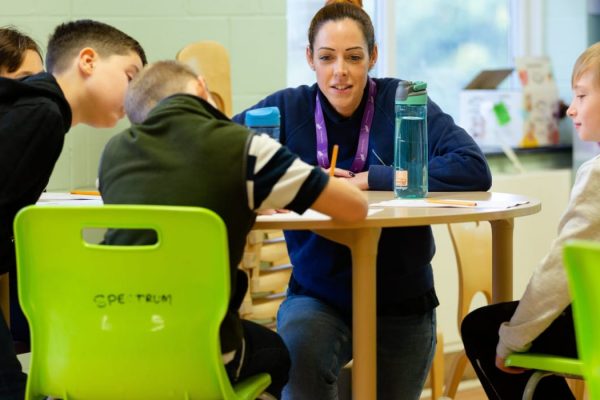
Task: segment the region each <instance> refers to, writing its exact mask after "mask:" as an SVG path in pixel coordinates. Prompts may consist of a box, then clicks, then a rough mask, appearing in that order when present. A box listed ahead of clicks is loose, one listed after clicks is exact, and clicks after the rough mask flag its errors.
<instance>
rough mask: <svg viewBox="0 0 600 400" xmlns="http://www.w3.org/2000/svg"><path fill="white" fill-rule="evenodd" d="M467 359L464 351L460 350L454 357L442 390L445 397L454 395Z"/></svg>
mask: <svg viewBox="0 0 600 400" xmlns="http://www.w3.org/2000/svg"><path fill="white" fill-rule="evenodd" d="M468 361H469V360H468V358H467V355H466V354H465V352H464V351H461V352H460V354H458V355H457V356H456V357H455V358H454V361H453V362H452V366H451V367H450V375H449V376H448V381H447V383H446V389H445V390H444V396H445V397H449V398H451V399H452V398H454V396H456V392H457V390H458V385H459V384H460V380H461V379H462V376H463V374H464V372H465V367H466V366H467V362H468Z"/></svg>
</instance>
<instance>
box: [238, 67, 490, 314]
mask: <svg viewBox="0 0 600 400" xmlns="http://www.w3.org/2000/svg"><path fill="white" fill-rule="evenodd" d="M374 81H375V82H376V84H377V96H376V98H375V115H374V117H373V123H372V125H371V134H370V137H369V152H368V158H367V162H366V163H365V167H364V170H365V171H367V170H368V171H369V188H370V189H376V190H392V188H393V170H392V168H390V167H389V166H391V165H392V164H393V161H394V123H395V117H394V96H395V92H396V87H397V86H398V82H399V80H398V79H392V78H384V79H374ZM317 91H318V87H317V85H316V84H315V85H313V86H310V87H309V86H300V87H298V88H289V89H284V90H281V91H279V92H276V93H274V94H272V95H270V96H268V97H267V98H265V99H263V100H262V101H260V102H259V103H258V104H256V105H255V106H253V107H252V108H260V107H269V106H276V107H279V110H280V111H281V132H280V140H281V142H282V143H283V144H285V145H286V146H287V147H288V148H289V149H290V150H292V151H293V152H295V153H297V154H298V155H299V156H300V158H301V159H302V160H303V161H305V162H307V163H309V164H312V165H317V157H316V149H317V145H316V129H315V118H314V110H315V96H316V94H317ZM366 94H367V92H366V88H365V93H364V95H363V99H362V101H361V104H360V106H359V107H358V109H357V110H356V111H355V113H354V114H353V115H352V116H350V117H343V116H341V115H339V114H338V113H337V112H336V111H335V109H334V108H333V107H332V106H331V105H330V104H329V103H328V101H327V99H326V98H325V96H324V95H322V94H320V95H319V98H320V100H321V104H322V106H323V114H324V117H325V123H326V126H327V136H328V146H329V149H328V152H329V155H331V152H332V147H333V145H334V144H338V145H339V153H338V161H337V167H338V168H343V169H350V166H351V164H352V161H353V159H354V156H355V154H356V149H357V146H358V136H359V131H360V123H361V120H362V116H363V112H364V107H365V103H366V97H367V96H366ZM244 117H245V112H244V113H241V114H238V115H236V116H235V117H234V118H233V119H234V121H236V122H238V123H243V121H244ZM427 127H428V140H429V190H430V191H434V192H442V191H480V190H481V191H484V190H488V189H489V188H490V186H491V173H490V170H489V168H488V165H487V163H486V160H485V157H484V156H483V154H482V152H481V150H480V149H479V147H478V146H477V145H476V144H475V142H474V141H473V139H472V138H471V137H470V136H469V135H468V134H467V133H466V132H465V131H464V130H463V129H462V128H460V127H459V126H457V125H455V124H454V121H453V119H452V117H450V116H449V115H448V114H445V113H444V112H442V110H441V109H440V108H439V107H438V106H437V105H436V104H435V103H434V102H433V101H431V100H430V101H429V102H428V105H427ZM375 154H376V155H377V156H378V157H379V158H381V160H382V161H383V162H384V163H385V165H386V166H387V167H386V166H382V163H381V161H380V160H379V159H378V158H377V156H376V155H375ZM285 238H286V242H287V246H288V250H289V253H290V259H291V261H292V264H293V265H294V269H293V273H292V278H291V280H290V291H291V292H292V293H295V294H305V295H309V296H313V297H316V298H318V299H320V300H322V301H324V302H326V303H328V304H329V305H331V306H333V307H335V308H336V309H337V310H338V311H339V312H340V313H341V315H342V316H343V317H344V318H345V319H346V320H347V321H349V322H350V319H351V315H352V271H351V266H352V260H351V256H350V251H349V249H348V248H347V247H345V246H343V245H340V244H337V243H334V242H332V241H330V240H327V239H325V238H323V237H320V236H318V235H316V234H314V233H312V232H310V231H287V232H285ZM434 253H435V244H434V241H433V235H432V232H431V227H429V226H422V227H411V228H385V229H383V230H382V233H381V238H380V239H379V246H378V255H377V312H378V314H379V315H409V314H415V313H421V312H425V311H427V310H430V309H432V308H434V307H435V306H437V305H438V300H437V297H436V295H435V290H434V287H433V271H432V269H431V264H430V262H431V259H432V258H433V255H434Z"/></svg>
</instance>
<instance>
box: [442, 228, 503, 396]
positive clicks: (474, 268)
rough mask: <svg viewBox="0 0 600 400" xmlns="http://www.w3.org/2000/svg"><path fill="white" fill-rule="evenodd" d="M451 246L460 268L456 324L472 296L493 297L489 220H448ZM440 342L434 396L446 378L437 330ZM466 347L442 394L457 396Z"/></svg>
mask: <svg viewBox="0 0 600 400" xmlns="http://www.w3.org/2000/svg"><path fill="white" fill-rule="evenodd" d="M448 231H449V233H450V238H451V239H452V246H453V247H454V253H455V256H456V265H457V269H458V293H459V295H458V312H457V321H456V322H457V324H458V328H459V329H458V330H459V332H460V324H461V323H462V320H463V318H464V317H465V316H466V315H467V313H468V312H469V310H470V307H471V303H472V301H473V298H474V297H475V295H476V294H477V293H482V294H483V295H484V296H485V298H486V300H487V301H488V303H489V302H491V300H492V233H491V228H490V225H489V224H488V223H482V222H465V223H456V224H448ZM437 339H438V344H437V346H436V354H435V356H434V360H433V364H432V367H431V372H430V377H431V392H432V397H431V398H432V399H437V398H438V397H440V396H441V395H442V385H443V384H442V382H443V381H444V374H445V371H444V351H443V347H444V346H443V336H442V334H441V333H439V332H438V334H437ZM467 361H468V359H467V355H466V354H465V352H464V351H462V352H461V353H460V354H458V355H457V356H456V358H455V359H454V361H453V363H452V365H451V366H450V373H449V376H448V379H447V381H446V383H445V385H444V390H443V395H444V396H445V397H449V398H453V397H454V396H456V391H457V389H458V385H459V383H460V380H461V378H462V376H463V373H464V370H465V367H466V365H467Z"/></svg>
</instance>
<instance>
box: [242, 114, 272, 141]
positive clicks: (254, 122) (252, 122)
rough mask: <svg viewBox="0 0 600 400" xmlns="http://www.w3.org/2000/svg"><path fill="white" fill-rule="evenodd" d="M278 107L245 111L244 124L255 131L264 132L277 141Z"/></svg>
mask: <svg viewBox="0 0 600 400" xmlns="http://www.w3.org/2000/svg"><path fill="white" fill-rule="evenodd" d="M279 119H280V115H279V108H277V107H264V108H256V109H254V110H250V111H248V112H246V119H245V120H244V125H246V126H247V127H248V128H249V129H251V130H253V131H255V132H257V133H266V134H268V135H269V136H271V137H272V138H273V139H275V140H277V141H279Z"/></svg>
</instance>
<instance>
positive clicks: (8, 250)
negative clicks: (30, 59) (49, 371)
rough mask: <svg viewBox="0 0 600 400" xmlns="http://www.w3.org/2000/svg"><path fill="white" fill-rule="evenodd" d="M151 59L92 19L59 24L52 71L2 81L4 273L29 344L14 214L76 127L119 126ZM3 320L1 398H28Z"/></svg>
mask: <svg viewBox="0 0 600 400" xmlns="http://www.w3.org/2000/svg"><path fill="white" fill-rule="evenodd" d="M145 63H146V56H145V54H144V50H143V49H142V47H141V46H140V44H139V43H138V42H137V41H135V40H134V39H132V38H131V37H129V36H128V35H126V34H125V33H123V32H121V31H119V30H118V29H116V28H114V27H112V26H110V25H107V24H104V23H101V22H97V21H91V20H80V21H73V22H67V23H64V24H61V25H59V26H58V27H57V28H56V30H55V31H54V33H53V34H52V35H51V37H50V40H49V43H48V49H47V59H46V66H47V68H48V73H40V74H37V75H33V76H31V77H28V78H26V79H24V80H20V81H17V80H11V79H7V78H0V273H3V272H7V271H8V272H10V278H11V325H13V327H14V328H16V329H17V331H13V336H14V338H15V339H16V340H21V341H25V342H29V333H28V329H27V323H26V321H25V320H24V318H23V315H22V312H21V310H20V307H19V306H18V300H17V286H16V281H15V278H16V272H15V253H14V245H13V231H12V225H13V219H14V217H15V215H16V213H17V212H18V211H19V210H20V209H21V208H23V207H25V206H27V205H30V204H34V203H35V202H36V201H37V199H38V198H39V196H40V194H41V193H42V191H43V190H44V188H45V187H46V185H47V184H48V180H49V179H50V175H51V173H52V170H53V168H54V164H55V163H56V160H57V159H58V156H59V155H60V152H61V150H62V146H63V142H64V136H65V134H66V133H67V132H68V131H69V129H70V127H71V126H75V125H77V124H79V123H84V124H87V125H91V126H94V127H112V126H114V125H115V124H116V123H117V121H118V120H119V119H121V118H122V117H123V116H124V110H123V99H124V96H125V90H126V89H127V86H128V84H129V81H130V80H131V79H133V77H134V76H135V75H136V74H137V73H138V72H139V71H140V70H141V69H142V67H143V65H144V64H145ZM6 329H7V328H6V325H5V324H4V321H3V320H2V321H0V396H4V397H3V398H11V399H12V398H15V399H16V398H22V397H23V393H24V388H25V376H24V375H23V373H22V372H21V368H20V365H19V363H18V361H17V359H16V356H15V351H14V347H13V344H12V341H10V338H9V335H8V333H7V331H6Z"/></svg>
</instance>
